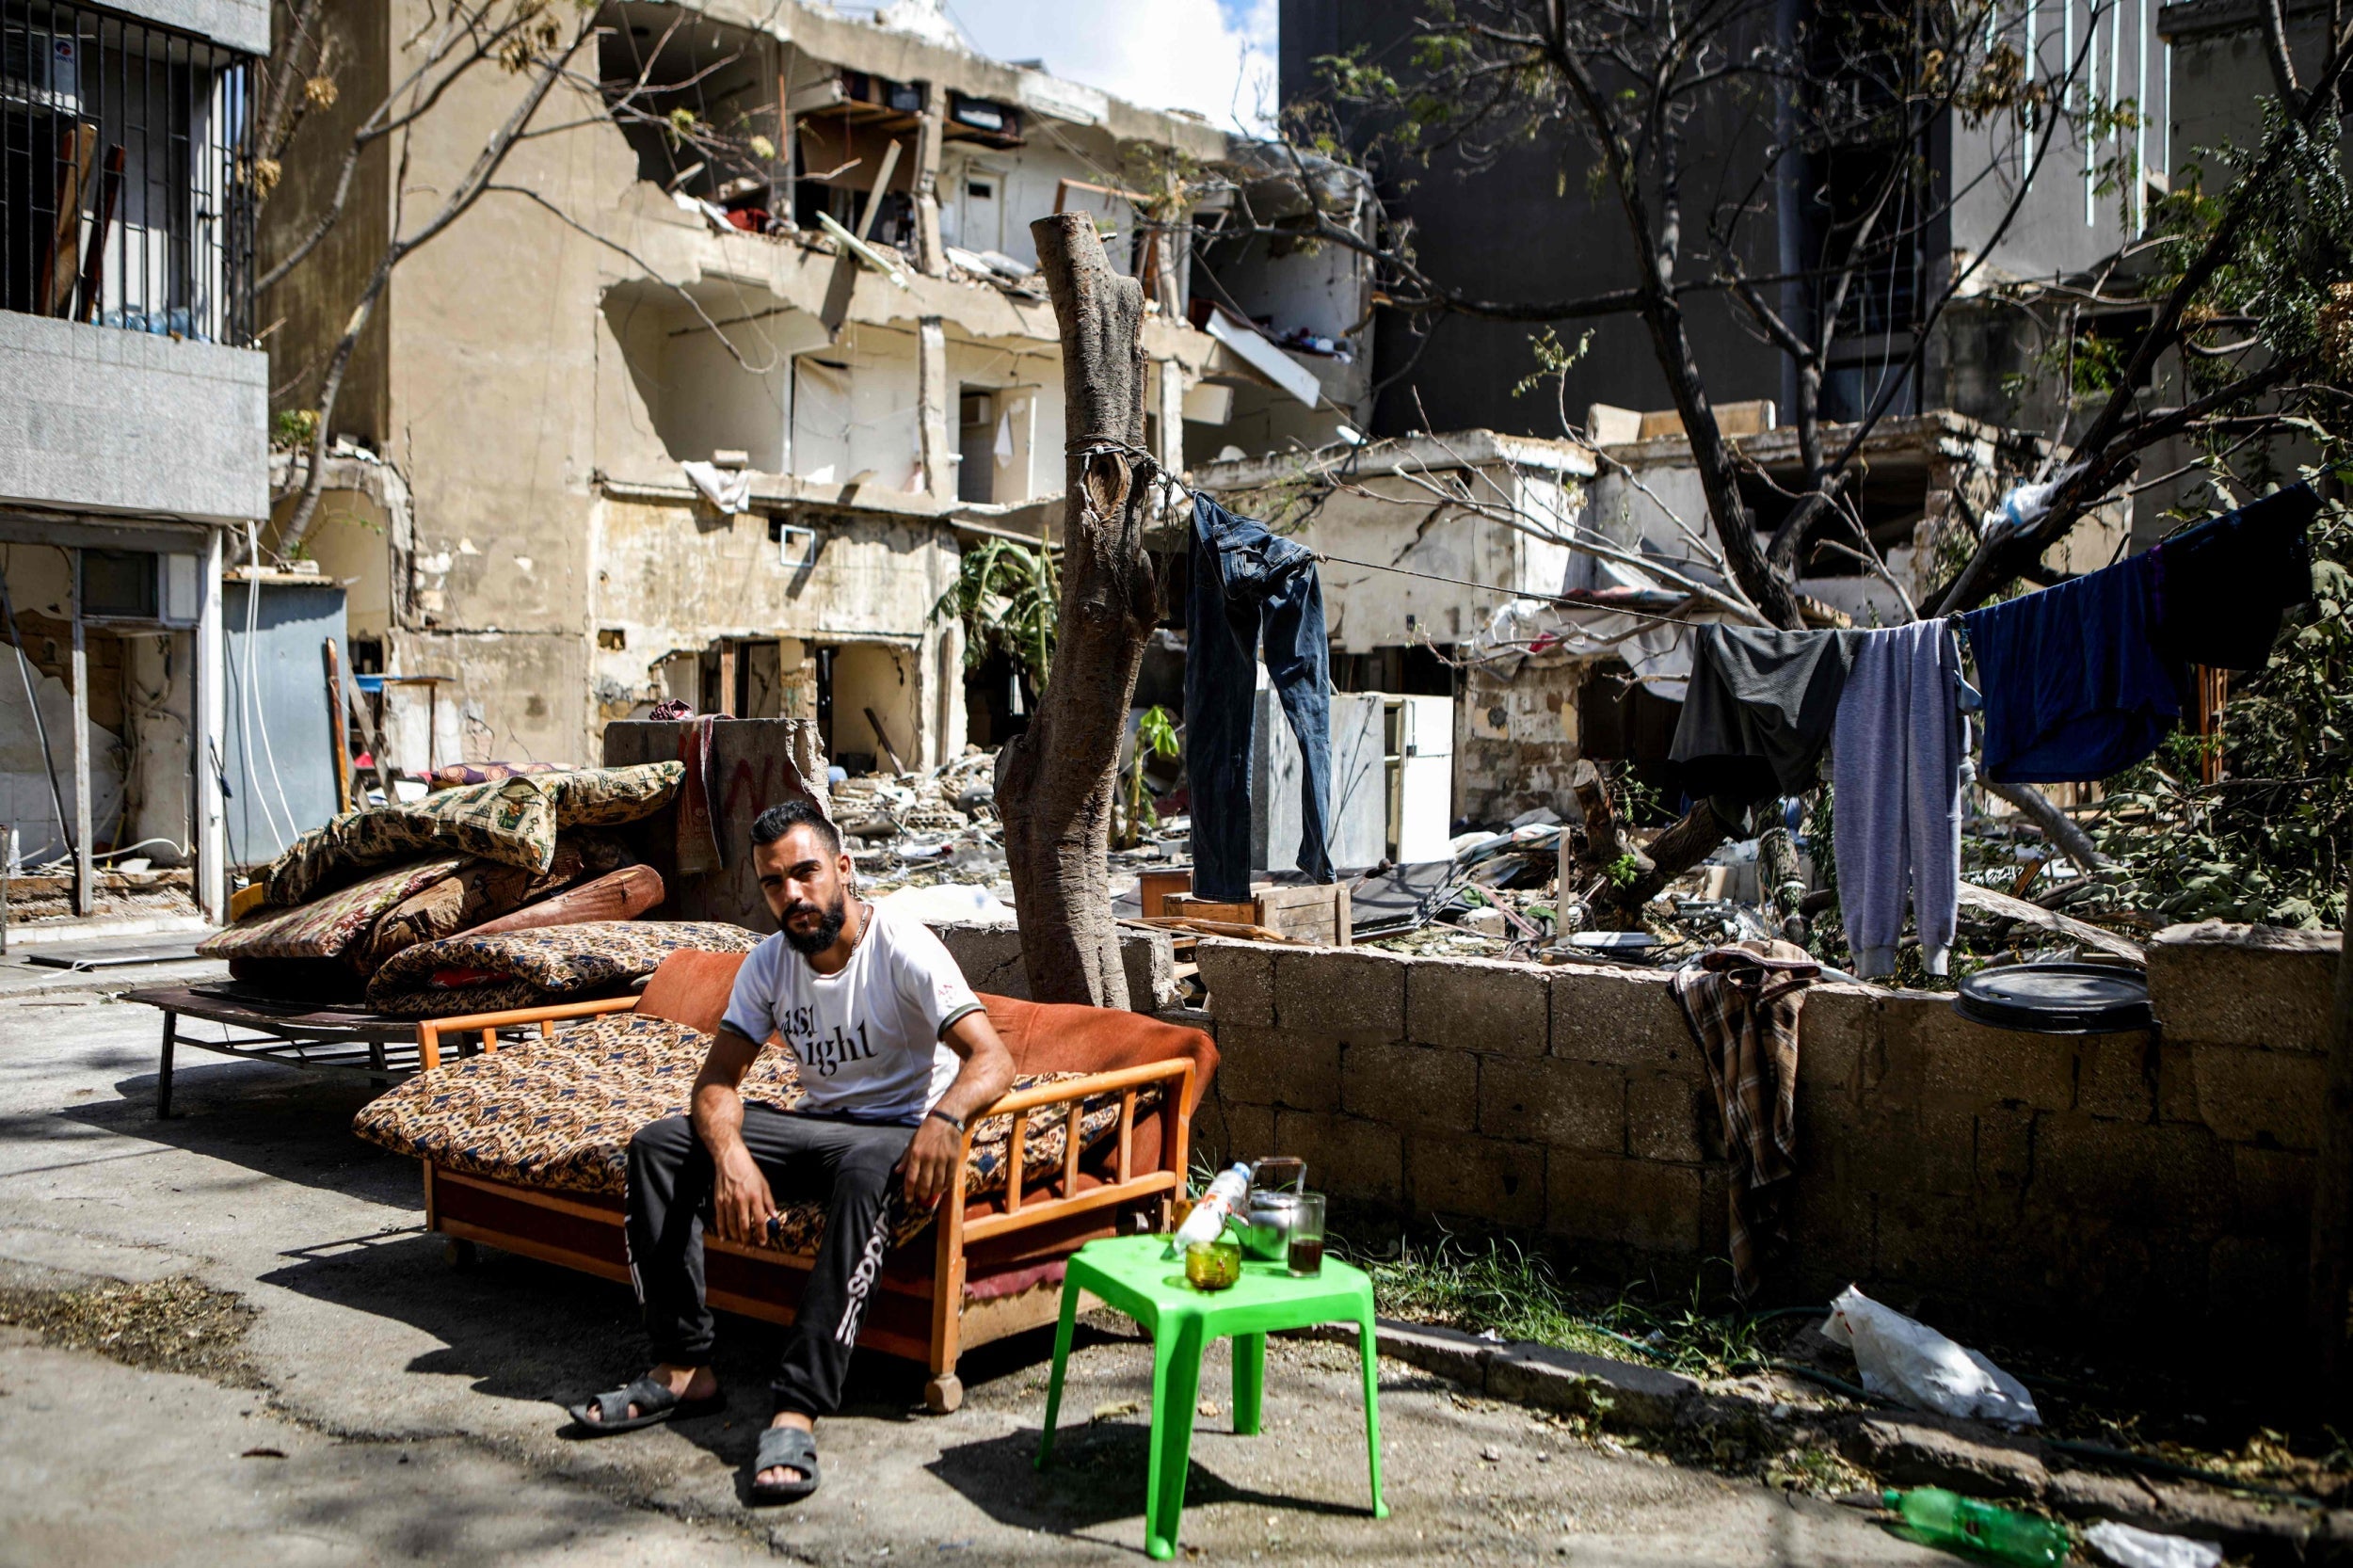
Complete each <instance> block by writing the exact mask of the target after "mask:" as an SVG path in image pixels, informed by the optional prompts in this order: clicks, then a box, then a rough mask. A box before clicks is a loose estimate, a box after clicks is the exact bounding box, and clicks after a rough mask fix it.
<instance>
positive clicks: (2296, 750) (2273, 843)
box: [2074, 504, 2353, 927]
mask: <svg viewBox="0 0 2353 1568" xmlns="http://www.w3.org/2000/svg"><path fill="white" fill-rule="evenodd" d="M2313 555H2314V561H2313V586H2314V590H2315V603H2314V604H2313V608H2312V609H2311V610H2310V611H2309V612H2307V613H2306V616H2307V618H2305V620H2304V621H2303V624H2301V625H2298V626H2295V627H2294V628H2293V629H2292V630H2290V631H2289V632H2287V634H2285V635H2283V636H2282V637H2281V641H2280V646H2279V648H2277V649H2276V650H2275V651H2274V652H2273V654H2272V657H2271V662H2270V663H2269V664H2267V665H2266V666H2265V668H2263V669H2262V670H2260V671H2257V672H2255V673H2254V674H2252V675H2249V676H2245V677H2240V676H2233V677H2232V680H2231V688H2230V694H2229V697H2228V699H2227V701H2226V702H2225V704H2224V707H2223V720H2222V737H2221V746H2222V751H2223V755H2224V758H2225V760H2226V764H2227V772H2226V774H2225V776H2224V777H2223V779H2222V781H2221V782H2220V783H2219V784H2216V785H2201V784H2199V783H2198V782H2196V780H2197V778H2198V776H2199V769H2198V762H2199V760H2200V757H2201V753H2203V752H2206V751H2209V750H2211V749H2212V748H2213V745H2214V744H2215V743H2213V742H2212V741H2209V740H2202V739H2201V738H2200V737H2198V736H2196V735H2191V734H2186V733H2177V734H2175V735H2174V736H2172V737H2171V738H2170V739H2169V740H2168V741H2167V743H2166V744H2165V747H2164V749H2162V750H2161V751H2160V752H2159V753H2158V754H2157V756H2156V757H2154V758H2153V759H2151V760H2149V761H2147V762H2144V763H2142V764H2140V765H2139V766H2138V767H2136V768H2133V769H2130V770H2128V771H2127V772H2126V773H2124V774H2122V775H2120V776H2117V777H2115V778H2112V779H2110V780H2108V783H2107V798H2106V801H2105V811H2104V814H2103V819H2102V821H2101V823H2100V824H2098V825H2097V826H2096V827H2095V828H2094V833H2093V836H2094V838H2095V839H2096V840H2098V842H2099V845H2100V848H2101V849H2102V851H2103V852H2105V854H2108V855H2110V856H2115V857H2116V859H2117V861H2118V862H2119V868H2118V871H2117V873H2116V874H2115V877H2114V879H2113V884H2114V885H2113V886H2112V887H2111V888H2106V889H2103V892H2102V895H2101V899H2100V903H2099V904H2095V905H2092V906H2091V907H2100V906H2105V907H2109V908H2117V909H2137V910H2138V911H2140V912H2142V913H2143V914H2145V915H2147V916H2149V917H2150V918H2152V919H2153V920H2158V921H2159V922H2160V923H2162V922H2164V921H2167V920H2245V921H2261V922H2263V923H2265V924H2270V925H2283V926H2296V927H2313V926H2338V925H2341V924H2342V923H2343V921H2344V919H2345V873H2346V869H2347V866H2346V857H2347V855H2348V853H2353V750H2349V749H2348V747H2347V745H2346V740H2345V737H2346V735H2347V733H2348V731H2353V616H2348V615H2347V613H2346V612H2347V607H2348V605H2349V604H2353V568H2349V567H2348V563H2353V515H2349V514H2348V513H2347V511H2346V509H2345V507H2344V506H2343V505H2342V504H2332V505H2330V506H2329V507H2327V508H2325V509H2324V510H2323V511H2322V513H2321V515H2320V517H2319V518H2318V519H2317V520H2315V521H2314V522H2313ZM2074 907H2077V909H2078V912H2082V907H2083V906H2074Z"/></svg>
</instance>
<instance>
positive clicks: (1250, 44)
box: [945, 0, 1276, 133]
mask: <svg viewBox="0 0 2353 1568" xmlns="http://www.w3.org/2000/svg"><path fill="white" fill-rule="evenodd" d="M945 5H946V9H947V12H948V15H949V18H950V20H952V22H954V23H955V24H956V26H957V27H958V28H959V29H960V30H961V31H962V32H963V34H964V36H965V37H966V39H968V40H969V41H970V42H971V44H972V47H973V48H975V49H976V50H978V51H979V52H980V53H982V54H984V55H988V56H993V57H995V58H997V59H1000V60H1030V59H1043V60H1044V61H1045V62H1046V69H1047V70H1048V71H1050V72H1053V73H1054V74H1055V75H1057V76H1061V77H1064V78H1065V79H1067V80H1069V81H1073V82H1079V83H1082V84H1084V85H1085V86H1087V87H1091V88H1101V89H1102V90H1103V91H1105V92H1108V93H1110V94H1111V95H1112V96H1113V97H1114V98H1125V99H1127V100H1128V102H1129V103H1131V104H1143V105H1144V106H1145V107H1147V108H1156V109H1193V110H1196V111H1198V112H1199V113H1201V114H1205V115H1207V116H1209V120H1210V121H1211V122H1212V123H1213V124H1216V125H1218V126H1220V127H1222V128H1224V129H1227V130H1231V129H1234V128H1235V127H1236V125H1237V123H1239V124H1240V126H1241V128H1243V129H1246V130H1250V131H1254V132H1261V133H1263V132H1265V131H1267V130H1268V129H1269V128H1270V123H1271V120H1272V117H1273V112H1274V107H1275V101H1274V100H1275V95H1274V30H1275V6H1276V0H945Z"/></svg>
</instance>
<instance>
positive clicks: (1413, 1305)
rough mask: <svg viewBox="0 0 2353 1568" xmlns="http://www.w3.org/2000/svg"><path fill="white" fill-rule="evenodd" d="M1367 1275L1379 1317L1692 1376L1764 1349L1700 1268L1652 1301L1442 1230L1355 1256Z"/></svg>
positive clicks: (1733, 1368)
mask: <svg viewBox="0 0 2353 1568" xmlns="http://www.w3.org/2000/svg"><path fill="white" fill-rule="evenodd" d="M1353 1261H1354V1262H1356V1263H1357V1264H1358V1265H1359V1266H1361V1267H1362V1268H1363V1269H1364V1270H1365V1272H1368V1273H1369V1274H1370V1275H1371V1276H1372V1289H1373V1299H1374V1302H1375V1304H1376V1305H1377V1306H1378V1308H1379V1310H1380V1311H1381V1312H1382V1313H1383V1314H1384V1315H1385V1316H1386V1317H1391V1318H1399V1319H1402V1320H1407V1321H1409V1322H1418V1323H1435V1324H1439V1325H1441V1326H1444V1327H1447V1328H1458V1329H1463V1330H1465V1331H1466V1332H1468V1333H1472V1334H1486V1335H1491V1336H1495V1337H1497V1338H1502V1339H1525V1340H1529V1341H1532V1342H1533V1343H1536V1344H1540V1345H1553V1346H1558V1347H1559V1348H1561V1349H1562V1350H1569V1351H1577V1352H1583V1353H1585V1354H1588V1355H1604V1356H1609V1357H1610V1358H1611V1359H1613V1360H1617V1361H1641V1362H1647V1363H1649V1364H1651V1365H1654V1366H1659V1367H1665V1368H1671V1369H1672V1370H1674V1371H1678V1372H1683V1373H1686V1374H1689V1375H1690V1376H1693V1377H1725V1376H1731V1375H1735V1374H1737V1373H1739V1372H1744V1371H1749V1370H1753V1368H1756V1367H1758V1366H1760V1365H1762V1364H1763V1363H1764V1362H1765V1361H1766V1360H1767V1359H1768V1356H1769V1352H1768V1351H1767V1350H1766V1348H1765V1347H1764V1345H1763V1344H1762V1343H1760V1342H1759V1340H1758V1338H1757V1326H1758V1321H1759V1320H1757V1319H1755V1318H1753V1317H1752V1316H1750V1315H1748V1314H1745V1313H1722V1314H1720V1313H1713V1312H1708V1311H1706V1310H1704V1309H1703V1308H1702V1307H1701V1305H1700V1303H1701V1302H1703V1301H1705V1300H1706V1299H1707V1297H1706V1293H1705V1291H1706V1283H1707V1282H1706V1280H1705V1276H1703V1277H1702V1278H1701V1279H1700V1280H1699V1281H1697V1282H1695V1283H1694V1284H1693V1286H1692V1288H1691V1292H1690V1295H1689V1298H1688V1299H1685V1300H1683V1301H1681V1302H1679V1303H1655V1302H1652V1301H1649V1300H1646V1299H1645V1298H1644V1297H1642V1296H1641V1294H1639V1293H1638V1292H1637V1291H1636V1290H1635V1289H1634V1288H1625V1289H1622V1290H1620V1291H1619V1292H1617V1293H1616V1294H1615V1295H1609V1294H1606V1293H1604V1292H1600V1291H1595V1290H1589V1289H1580V1288H1577V1287H1574V1286H1572V1285H1571V1284H1569V1282H1568V1281H1566V1280H1564V1279H1563V1278H1561V1273H1560V1272H1559V1271H1558V1270H1557V1269H1555V1268H1554V1266H1553V1264H1552V1262H1551V1260H1550V1259H1549V1258H1547V1257H1545V1256H1543V1255H1542V1254H1541V1253H1535V1252H1530V1251H1529V1250H1528V1249H1527V1248H1525V1247H1522V1246H1520V1245H1519V1244H1518V1243H1516V1242H1514V1241H1512V1240H1508V1239H1504V1238H1490V1239H1488V1240H1484V1241H1483V1242H1470V1241H1465V1240H1462V1239H1460V1238H1457V1237H1454V1236H1449V1235H1443V1234H1442V1235H1440V1236H1439V1238H1438V1239H1437V1240H1435V1241H1433V1242H1430V1243H1427V1244H1421V1245H1417V1244H1416V1242H1415V1241H1414V1240H1411V1239H1410V1238H1409V1239H1406V1240H1401V1241H1400V1242H1399V1243H1398V1251H1397V1252H1396V1254H1395V1255H1394V1256H1387V1257H1370V1258H1369V1257H1363V1256H1358V1257H1355V1258H1354V1259H1353Z"/></svg>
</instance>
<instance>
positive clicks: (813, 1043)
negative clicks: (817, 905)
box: [725, 904, 981, 1125]
mask: <svg viewBox="0 0 2353 1568" xmlns="http://www.w3.org/2000/svg"><path fill="white" fill-rule="evenodd" d="M980 1006H981V1002H980V999H979V998H977V997H975V996H974V995H973V994H972V987H971V986H969V985H968V984H965V983H964V972H963V971H962V970H960V969H958V968H956V961H955V960H954V959H953V958H952V957H950V956H949V954H948V950H947V948H946V947H944V946H943V945H941V943H940V940H939V938H938V937H937V936H934V935H933V934H932V931H931V928H930V927H929V926H926V925H923V924H921V923H920V922H919V921H916V920H908V919H906V918H904V917H903V916H899V915H894V914H892V913H891V912H890V911H889V910H888V909H887V908H885V907H883V906H882V905H880V904H869V905H868V906H867V912H866V927H865V929H864V930H863V931H862V932H860V933H859V935H858V940H857V946H856V947H855V948H853V949H852V950H851V951H850V961H849V962H848V963H847V964H844V965H843V966H842V967H841V969H840V972H839V973H837V974H819V973H818V972H817V971H816V970H815V969H812V968H809V966H808V959H806V958H804V957H802V956H801V955H800V953H799V952H798V951H796V950H795V949H794V948H793V947H792V944H791V943H790V942H787V941H786V940H785V939H784V934H783V933H782V932H778V933H777V934H776V936H771V937H769V938H768V939H767V940H766V941H764V942H762V943H760V946H758V947H756V948H754V949H753V950H752V952H751V956H750V957H748V958H746V959H744V967H743V968H740V969H738V970H737V971H736V973H735V990H734V992H733V993H732V994H731V995H730V996H729V997H728V1010H727V1016H726V1018H725V1027H727V1028H728V1029H731V1030H733V1031H735V1032H737V1033H738V1034H741V1035H743V1036H744V1038H745V1039H747V1040H756V1041H760V1042H761V1043H763V1044H764V1043H765V1042H766V1041H767V1039H768V1037H769V1036H770V1035H772V1034H774V1035H776V1036H777V1037H778V1038H780V1039H782V1040H783V1042H784V1045H785V1048H786V1049H788V1050H790V1051H791V1052H792V1055H793V1058H794V1060H795V1061H797V1062H798V1063H799V1064H800V1069H801V1087H803V1088H804V1089H806V1090H808V1103H807V1104H806V1105H804V1106H803V1107H802V1109H803V1110H805V1111H812V1112H824V1113H825V1114H828V1115H840V1116H849V1117H853V1118H855V1119H856V1120H858V1121H862V1122H900V1123H905V1124H908V1125H913V1124H914V1123H916V1122H920V1121H921V1120H922V1119H923V1113H924V1112H927V1111H929V1110H930V1109H931V1108H932V1106H933V1105H934V1103H936V1101H937V1100H938V1098H939V1096H942V1095H944V1094H946V1093H947V1092H948V1085H950V1084H951V1083H953V1082H954V1081H955V1079H956V1073H957V1070H958V1068H959V1067H960V1066H961V1065H962V1060H961V1058H959V1057H958V1056H957V1055H956V1053H955V1052H954V1051H952V1050H951V1049H949V1048H948V1047H947V1046H946V1044H944V1043H943V1042H942V1041H941V1039H940V1035H941V1034H942V1033H943V1032H945V1031H946V1030H947V1028H948V1026H949V1025H950V1024H952V1023H953V1022H955V1021H956V1020H957V1019H958V1018H961V1017H963V1016H965V1015H966V1014H967V1013H972V1012H977V1011H979V1010H980Z"/></svg>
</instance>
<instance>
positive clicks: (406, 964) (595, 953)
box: [368, 920, 760, 1018]
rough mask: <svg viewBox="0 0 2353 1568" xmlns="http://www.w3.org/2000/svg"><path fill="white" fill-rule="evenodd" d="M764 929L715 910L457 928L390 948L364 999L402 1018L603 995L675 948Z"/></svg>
mask: <svg viewBox="0 0 2353 1568" xmlns="http://www.w3.org/2000/svg"><path fill="white" fill-rule="evenodd" d="M759 945H760V937H759V936H757V935H755V934H754V933H752V932H749V931H746V930H744V928H743V927H742V926H740V925H726V924H722V923H720V922H719V921H716V920H588V921H584V922H583V923H581V924H579V925H555V926H543V927H540V928H537V929H536V930H531V931H502V932H496V933H493V934H492V935H489V936H477V935H474V934H472V933H468V932H460V933H458V934H457V935H456V936H444V937H443V938H441V939H440V941H438V942H420V943H419V944H417V945H416V946H415V947H412V948H408V949H406V950H404V951H402V952H396V953H394V954H393V955H392V957H391V958H390V959H389V960H387V961H386V962H385V965H384V967H383V968H380V969H378V970H376V976H375V978H374V979H372V980H370V981H369V982H368V1004H369V1005H370V1006H371V1007H374V1008H375V1009H376V1011H378V1012H380V1013H389V1014H392V1015H393V1016H397V1017H404V1018H431V1017H443V1018H446V1017H452V1016H456V1015H458V1014H461V1013H497V1012H502V1011H504V1010H505V1009H508V1008H516V1007H540V1006H544V1005H546V1004H547V1003H549V1002H552V1001H573V1000H584V999H585V998H588V997H594V996H609V995H611V994H613V993H614V992H615V991H616V990H618V989H619V988H620V987H622V986H625V985H627V984H630V983H631V982H632V981H635V980H640V979H643V978H644V977H645V976H647V975H649V974H651V973H653V971H654V969H655V968H656V967H657V966H659V965H660V964H661V962H662V961H663V960H664V958H667V957H668V956H669V955H670V954H672V953H674V952H686V951H688V950H693V951H696V952H751V951H752V949H754V948H756V947H758V946H759Z"/></svg>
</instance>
